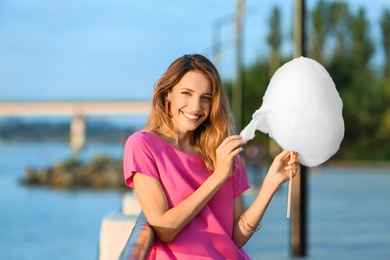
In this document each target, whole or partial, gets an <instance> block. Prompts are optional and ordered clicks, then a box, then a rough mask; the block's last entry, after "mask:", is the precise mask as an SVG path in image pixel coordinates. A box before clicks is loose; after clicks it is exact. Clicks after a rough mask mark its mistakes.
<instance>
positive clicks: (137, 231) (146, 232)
mask: <svg viewBox="0 0 390 260" xmlns="http://www.w3.org/2000/svg"><path fill="white" fill-rule="evenodd" d="M153 241H154V231H153V229H152V228H151V227H150V225H149V224H148V222H147V220H146V217H145V215H144V213H143V212H141V213H140V214H139V216H138V218H137V221H136V223H135V225H134V228H133V230H132V232H131V234H130V237H129V239H128V240H127V243H126V245H125V247H124V248H123V250H122V253H121V255H120V257H119V260H133V259H134V260H139V259H145V257H146V256H147V255H148V254H149V252H150V250H151V248H152V245H153Z"/></svg>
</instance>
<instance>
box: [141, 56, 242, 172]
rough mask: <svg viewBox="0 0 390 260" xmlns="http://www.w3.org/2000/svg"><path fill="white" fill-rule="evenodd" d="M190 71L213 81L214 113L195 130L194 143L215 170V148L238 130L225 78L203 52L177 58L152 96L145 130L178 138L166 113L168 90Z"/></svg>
mask: <svg viewBox="0 0 390 260" xmlns="http://www.w3.org/2000/svg"><path fill="white" fill-rule="evenodd" d="M189 71H197V72H201V73H203V74H204V75H205V76H206V77H207V78H208V79H209V80H210V82H211V85H212V100H211V111H210V115H209V117H208V118H207V119H206V121H205V123H203V124H202V125H200V126H199V127H198V128H197V129H196V130H195V132H194V135H193V136H194V140H192V143H193V144H194V145H195V147H196V150H197V152H198V153H200V154H201V155H202V156H203V157H204V159H205V163H206V167H207V169H209V170H210V171H213V170H214V169H215V167H214V162H215V160H216V152H215V151H216V149H217V148H218V146H219V145H220V144H221V143H222V141H223V140H224V139H225V138H226V137H228V136H230V135H232V134H234V128H235V127H234V120H233V116H232V113H231V111H230V105H229V100H228V97H227V94H226V90H225V88H224V86H223V84H222V80H221V78H220V76H219V73H218V71H217V69H216V68H215V66H214V65H213V64H212V63H211V62H210V61H209V60H208V59H207V58H206V57H204V56H202V55H200V54H191V55H184V56H182V57H180V58H178V59H176V60H175V61H174V62H173V63H172V64H171V65H170V66H169V67H168V69H167V71H166V72H165V73H164V74H163V75H162V76H161V77H160V78H159V79H158V80H157V82H156V85H155V89H154V92H153V97H152V111H151V113H150V116H149V119H148V121H147V123H146V126H145V130H146V131H152V132H156V133H159V134H161V135H163V136H166V137H169V138H173V139H175V140H176V141H178V140H177V137H176V135H175V133H174V132H173V130H172V129H173V127H172V122H171V119H170V118H167V117H166V116H165V99H166V96H167V93H169V92H170V91H172V88H173V87H174V86H175V85H176V84H177V83H178V82H179V81H180V80H181V79H182V77H183V76H184V75H185V74H186V73H187V72H189Z"/></svg>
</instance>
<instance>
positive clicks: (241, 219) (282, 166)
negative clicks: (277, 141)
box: [233, 151, 300, 247]
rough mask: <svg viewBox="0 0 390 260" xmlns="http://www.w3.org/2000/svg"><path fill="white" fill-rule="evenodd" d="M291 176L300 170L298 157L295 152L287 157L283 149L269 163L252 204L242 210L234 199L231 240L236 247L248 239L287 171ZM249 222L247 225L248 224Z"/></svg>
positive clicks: (239, 203)
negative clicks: (291, 173) (290, 156)
mask: <svg viewBox="0 0 390 260" xmlns="http://www.w3.org/2000/svg"><path fill="white" fill-rule="evenodd" d="M290 171H292V172H293V176H295V175H296V173H299V172H300V164H299V159H298V158H297V156H296V154H294V156H293V158H289V152H288V151H283V152H281V153H280V154H279V155H277V156H276V157H275V159H274V161H273V163H272V164H271V166H270V168H269V170H268V173H267V176H266V177H265V179H264V182H263V185H262V186H261V189H260V191H259V194H258V195H257V197H256V199H255V201H254V202H253V203H252V205H251V206H250V207H249V208H248V209H247V210H246V211H245V212H244V210H243V207H242V202H241V198H240V197H238V198H236V199H235V200H234V220H235V222H234V231H233V241H234V242H235V244H236V245H237V246H238V247H243V246H244V245H245V244H246V242H247V241H248V240H249V239H250V237H251V236H252V234H253V232H251V230H253V227H256V226H258V224H259V223H260V221H261V219H262V218H263V216H264V213H265V211H266V210H267V207H268V205H269V203H270V202H271V200H272V198H273V196H274V194H275V192H276V191H277V190H278V188H279V187H280V185H282V184H283V183H284V182H286V181H288V180H289V172H290ZM248 224H249V225H248Z"/></svg>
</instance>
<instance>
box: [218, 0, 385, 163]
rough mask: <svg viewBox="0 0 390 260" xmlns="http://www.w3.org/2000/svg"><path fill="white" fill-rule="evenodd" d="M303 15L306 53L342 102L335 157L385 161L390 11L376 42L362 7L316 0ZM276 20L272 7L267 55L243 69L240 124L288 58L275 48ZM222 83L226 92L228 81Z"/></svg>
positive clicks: (277, 36)
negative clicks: (379, 56) (379, 61)
mask: <svg viewBox="0 0 390 260" xmlns="http://www.w3.org/2000/svg"><path fill="white" fill-rule="evenodd" d="M308 12H310V11H308ZM307 17H308V18H309V19H310V20H308V21H307V22H308V23H309V26H307V28H308V29H309V31H308V32H307V33H306V35H307V36H308V37H307V39H306V40H307V42H308V43H310V44H309V46H310V50H308V54H307V56H308V57H311V58H313V59H315V60H317V61H319V62H320V63H321V64H322V65H324V67H325V68H326V69H327V70H328V72H329V74H330V75H331V77H332V79H333V81H334V82H335V84H336V87H337V89H338V91H339V93H340V96H341V98H342V100H343V104H344V107H343V117H344V122H345V127H346V132H345V137H344V140H343V143H342V145H341V148H340V151H339V152H338V154H337V155H336V156H335V157H336V158H338V159H348V160H389V159H390V105H389V104H390V10H384V11H383V13H382V16H381V17H380V19H379V25H380V28H381V33H382V37H381V39H382V42H381V43H382V44H380V45H376V44H375V42H374V41H373V39H374V38H373V37H372V36H371V34H370V33H371V24H370V23H369V21H368V19H367V18H366V14H365V10H364V9H362V8H360V9H359V10H358V11H357V13H352V12H351V11H350V9H349V7H348V4H347V3H342V2H328V1H322V0H321V1H318V2H317V6H315V7H314V8H313V10H312V11H311V12H310V13H308V15H307ZM280 24H282V22H281V17H280V13H279V9H278V8H277V7H276V8H274V9H273V11H272V13H271V14H270V20H269V33H268V37H267V43H268V45H269V57H262V58H258V60H257V61H256V62H254V63H253V64H251V65H250V66H248V67H247V68H245V71H244V89H243V102H242V105H243V107H242V111H243V118H242V124H243V125H242V127H243V126H245V125H247V124H248V123H249V122H250V120H251V118H252V114H253V113H254V112H255V111H256V110H257V109H258V108H259V107H260V106H261V103H262V97H263V96H264V93H265V90H266V88H267V86H268V83H269V80H270V78H271V76H272V75H273V73H274V72H275V70H276V69H277V68H279V67H280V66H281V65H282V64H283V63H284V62H286V61H289V60H291V58H290V56H288V55H287V56H286V55H284V56H283V55H282V53H281V51H280V46H281V45H282V41H283V38H282V34H281V32H280ZM288 40H289V41H292V39H288ZM376 47H380V48H381V49H376ZM376 51H380V52H383V53H384V54H385V55H384V58H385V60H384V64H383V65H382V66H379V69H378V65H376V66H375V67H374V66H373V65H372V58H373V55H374V53H375V52H376ZM275 64H276V65H275ZM225 85H226V86H227V87H228V92H229V87H231V85H232V84H231V82H226V83H225ZM229 93H231V92H229ZM230 97H231V96H230ZM256 139H258V141H260V142H262V143H266V142H267V140H266V139H267V136H266V135H256Z"/></svg>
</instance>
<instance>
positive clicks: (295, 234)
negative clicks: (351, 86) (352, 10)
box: [291, 0, 308, 256]
mask: <svg viewBox="0 0 390 260" xmlns="http://www.w3.org/2000/svg"><path fill="white" fill-rule="evenodd" d="M294 20H295V21H294V57H295V58H297V57H300V56H305V1H304V0H295V18H294ZM307 196H308V194H307V168H306V167H304V166H301V174H300V175H297V176H296V177H295V178H294V181H293V195H292V201H293V206H292V215H293V218H292V223H291V254H292V255H293V256H306V251H307V250H306V248H307Z"/></svg>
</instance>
